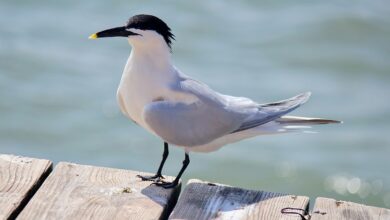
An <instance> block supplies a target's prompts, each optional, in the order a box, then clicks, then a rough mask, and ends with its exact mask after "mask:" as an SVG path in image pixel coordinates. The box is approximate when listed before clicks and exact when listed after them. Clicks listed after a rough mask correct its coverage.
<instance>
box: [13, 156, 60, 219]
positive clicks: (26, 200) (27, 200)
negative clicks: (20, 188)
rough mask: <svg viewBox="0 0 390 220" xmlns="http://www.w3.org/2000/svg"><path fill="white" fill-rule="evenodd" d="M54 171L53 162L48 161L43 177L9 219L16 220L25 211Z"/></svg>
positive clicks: (28, 192) (32, 187)
mask: <svg viewBox="0 0 390 220" xmlns="http://www.w3.org/2000/svg"><path fill="white" fill-rule="evenodd" d="M52 170H53V162H51V161H49V160H47V165H46V168H45V170H44V172H43V173H42V175H41V176H40V177H39V178H38V179H37V181H36V182H35V183H34V184H33V185H32V186H31V188H30V189H29V190H28V191H27V193H26V195H25V196H24V198H23V199H22V200H21V201H20V203H19V204H18V206H17V207H16V208H15V209H14V210H13V211H12V213H11V214H10V215H9V216H8V218H7V219H16V218H17V217H18V215H19V214H20V213H21V212H22V211H23V209H24V208H25V207H26V205H27V204H28V202H29V201H30V200H31V199H32V198H33V196H34V195H35V193H36V192H37V191H38V189H39V188H40V187H41V186H42V184H43V182H45V180H46V178H47V177H48V176H49V174H50V173H51V171H52Z"/></svg>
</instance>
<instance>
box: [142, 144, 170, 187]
mask: <svg viewBox="0 0 390 220" xmlns="http://www.w3.org/2000/svg"><path fill="white" fill-rule="evenodd" d="M168 155H169V150H168V143H167V142H164V153H163V155H162V160H161V163H160V166H159V167H158V170H157V173H156V175H154V176H141V175H137V177H139V178H141V179H142V181H153V182H159V181H161V179H164V177H163V176H162V174H161V172H162V169H163V167H164V163H165V161H166V160H167V157H168Z"/></svg>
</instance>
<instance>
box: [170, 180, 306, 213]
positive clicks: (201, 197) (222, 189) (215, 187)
mask: <svg viewBox="0 0 390 220" xmlns="http://www.w3.org/2000/svg"><path fill="white" fill-rule="evenodd" d="M308 204H309V198H308V197H305V196H295V195H286V194H282V193H271V192H263V191H254V190H246V189H240V188H235V187H229V186H225V185H220V184H214V183H206V182H201V181H199V180H190V181H189V183H188V184H187V186H186V188H185V189H184V192H183V193H182V195H181V196H180V199H179V201H178V203H177V205H176V207H175V208H174V210H173V212H172V214H171V216H170V217H169V219H198V220H200V219H267V220H272V219H299V220H300V219H301V216H300V215H299V214H306V212H307V209H308ZM283 208H296V209H301V210H291V209H290V210H286V211H291V212H294V213H299V214H287V213H286V214H283V213H282V209H283Z"/></svg>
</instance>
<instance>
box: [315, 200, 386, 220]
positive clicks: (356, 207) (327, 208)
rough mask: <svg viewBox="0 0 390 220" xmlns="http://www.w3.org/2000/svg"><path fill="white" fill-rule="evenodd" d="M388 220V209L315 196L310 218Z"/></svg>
mask: <svg viewBox="0 0 390 220" xmlns="http://www.w3.org/2000/svg"><path fill="white" fill-rule="evenodd" d="M333 219H340V220H359V219H362V220H363V219H364V220H365V219H375V220H389V219H390V209H384V208H378V207H372V206H366V205H362V204H358V203H353V202H345V201H337V200H335V199H329V198H321V197H319V198H317V199H316V201H315V204H314V208H313V212H312V217H311V220H333Z"/></svg>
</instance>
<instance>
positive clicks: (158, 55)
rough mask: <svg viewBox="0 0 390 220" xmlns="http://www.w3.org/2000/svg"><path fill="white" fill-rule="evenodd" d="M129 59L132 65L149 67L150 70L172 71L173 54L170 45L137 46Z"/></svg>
mask: <svg viewBox="0 0 390 220" xmlns="http://www.w3.org/2000/svg"><path fill="white" fill-rule="evenodd" d="M129 59H130V60H131V63H132V65H136V66H147V67H148V69H151V70H158V72H161V71H169V70H170V69H172V61H171V52H170V48H169V47H168V45H166V44H165V42H164V44H153V45H135V46H133V49H132V51H131V54H130V57H129Z"/></svg>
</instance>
